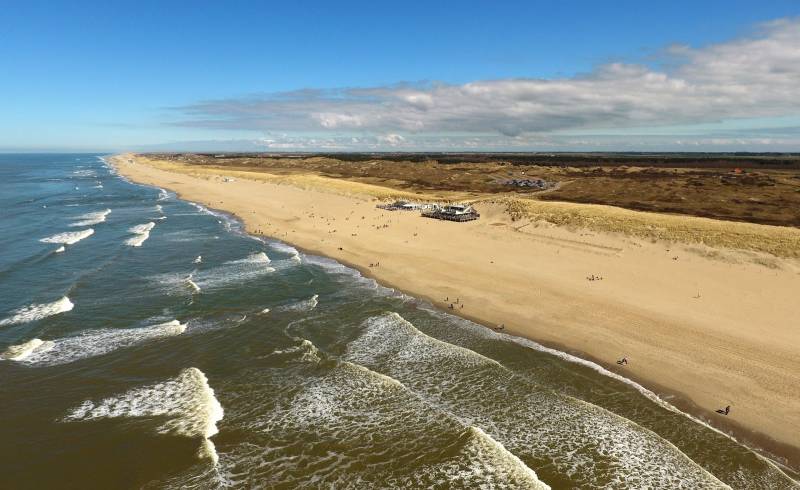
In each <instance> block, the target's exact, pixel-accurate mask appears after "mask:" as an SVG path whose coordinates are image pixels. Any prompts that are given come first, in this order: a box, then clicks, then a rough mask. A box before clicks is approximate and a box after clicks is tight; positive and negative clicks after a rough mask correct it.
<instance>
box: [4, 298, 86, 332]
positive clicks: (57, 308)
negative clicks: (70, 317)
mask: <svg viewBox="0 0 800 490" xmlns="http://www.w3.org/2000/svg"><path fill="white" fill-rule="evenodd" d="M74 307H75V305H74V304H73V303H72V301H70V300H69V298H67V297H66V296H64V297H62V298H61V299H59V300H57V301H53V302H52V303H41V304H33V305H29V306H25V307H23V308H19V309H17V310H14V312H13V313H14V314H13V315H12V316H10V317H8V318H5V319H3V320H0V326H3V325H14V324H17V323H27V322H32V321H35V320H41V319H43V318H47V317H49V316H53V315H57V314H59V313H64V312H66V311H70V310H72V308H74Z"/></svg>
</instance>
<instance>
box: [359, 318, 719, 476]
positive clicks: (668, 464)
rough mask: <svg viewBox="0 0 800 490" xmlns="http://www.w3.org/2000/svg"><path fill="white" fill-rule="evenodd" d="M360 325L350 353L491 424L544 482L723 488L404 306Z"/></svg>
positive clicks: (466, 416) (447, 407)
mask: <svg viewBox="0 0 800 490" xmlns="http://www.w3.org/2000/svg"><path fill="white" fill-rule="evenodd" d="M363 328H364V330H363V332H362V334H361V336H359V337H358V338H356V339H355V340H354V341H352V342H351V343H350V344H349V345H348V347H347V354H346V356H345V358H346V359H348V360H350V361H352V362H357V363H359V364H363V365H365V366H367V367H368V368H370V369H372V370H375V371H378V372H382V373H384V374H386V375H388V376H391V377H392V378H395V379H397V380H399V381H400V382H401V383H403V384H404V385H405V386H407V387H408V388H409V389H410V390H412V391H414V392H415V393H417V394H419V395H420V396H421V397H422V398H423V399H425V400H426V401H428V402H429V403H431V405H433V406H435V407H437V408H438V409H440V410H442V411H445V412H447V413H449V414H452V416H454V417H456V418H457V419H459V420H465V421H469V423H470V425H473V426H475V427H480V428H481V429H483V430H485V431H486V432H487V433H488V434H490V435H491V437H492V438H493V439H495V440H496V441H498V442H499V443H500V444H502V445H503V446H504V447H505V448H507V449H508V450H509V451H510V452H512V453H513V454H515V455H516V456H518V457H519V458H520V459H522V460H523V461H525V463H526V464H527V465H528V466H531V467H536V468H540V469H541V470H540V471H539V473H542V471H544V472H545V474H544V475H543V476H544V479H545V480H547V479H548V475H550V476H552V477H554V478H555V477H556V476H557V475H569V477H570V478H571V479H572V480H573V481H574V482H577V483H576V484H577V485H578V486H586V487H591V486H609V485H610V486H627V487H635V488H643V487H663V488H674V487H677V486H681V487H691V488H699V487H702V488H726V486H725V485H724V484H723V483H722V482H720V481H719V480H717V479H716V478H715V477H714V476H712V475H711V474H710V473H709V472H708V471H706V470H705V469H703V468H702V467H700V466H699V465H697V464H696V463H695V462H694V461H692V460H691V459H690V458H688V457H687V456H686V455H685V454H683V453H682V452H680V451H679V450H678V449H677V448H676V447H675V446H674V445H672V444H671V443H670V442H668V441H666V440H664V439H662V438H660V437H659V436H657V435H656V434H654V433H653V432H651V431H649V430H647V429H645V428H643V427H640V426H638V425H637V424H635V423H633V422H631V421H630V420H627V419H625V418H622V417H620V416H618V415H616V414H613V413H611V412H609V411H607V410H605V409H603V408H600V407H597V406H595V405H591V404H589V403H586V402H583V401H581V400H578V399H575V398H571V397H569V396H566V395H562V394H558V393H555V392H553V391H551V390H548V389H544V388H542V387H540V386H538V385H536V384H534V383H532V382H531V381H530V380H529V379H527V378H525V377H522V376H519V375H516V374H515V373H514V372H512V371H509V370H508V369H506V368H505V367H503V366H502V365H500V364H498V363H497V362H496V361H494V360H492V359H490V358H488V357H485V356H483V355H480V354H478V353H476V352H474V351H471V350H469V349H465V348H463V347H459V346H456V345H453V344H449V343H447V342H443V341H441V340H438V339H435V338H433V337H430V336H428V335H426V334H424V333H422V332H421V331H419V330H418V329H417V328H416V327H414V325H412V324H411V323H409V322H408V321H406V320H405V319H404V318H402V317H401V316H400V315H398V314H397V313H388V314H385V315H382V316H378V317H372V318H370V319H368V320H367V321H366V322H365V323H364V325H363ZM550 472H553V473H550Z"/></svg>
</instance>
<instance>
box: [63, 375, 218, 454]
mask: <svg viewBox="0 0 800 490" xmlns="http://www.w3.org/2000/svg"><path fill="white" fill-rule="evenodd" d="M223 416H224V410H223V408H222V405H221V404H220V403H219V401H218V400H217V398H216V396H215V395H214V390H213V389H212V388H211V387H210V386H209V384H208V378H206V375H205V374H204V373H203V372H202V371H200V370H199V369H197V368H193V367H192V368H188V369H184V370H183V371H181V373H180V374H179V375H178V376H177V377H176V378H173V379H169V380H166V381H162V382H160V383H155V384H151V385H146V386H141V387H138V388H133V389H131V390H129V391H127V392H125V393H122V394H120V395H117V396H111V397H108V398H104V399H102V400H99V401H92V400H86V401H85V402H83V403H82V404H81V405H80V406H78V407H76V408H74V409H72V410H70V411H69V413H67V415H66V416H65V417H64V419H63V420H64V421H65V422H74V421H86V420H95V419H109V418H141V417H158V418H159V419H160V420H163V419H166V421H164V422H163V423H161V424H160V425H159V426H158V427H156V432H158V433H159V434H170V435H177V436H183V437H191V438H202V442H201V446H200V448H199V450H198V456H200V457H203V458H208V459H210V460H211V461H212V462H213V463H214V464H216V463H217V461H218V456H217V452H216V450H215V448H214V443H213V442H211V439H210V438H211V437H212V436H214V435H215V434H217V432H219V429H218V428H217V422H219V421H220V420H222V418H223Z"/></svg>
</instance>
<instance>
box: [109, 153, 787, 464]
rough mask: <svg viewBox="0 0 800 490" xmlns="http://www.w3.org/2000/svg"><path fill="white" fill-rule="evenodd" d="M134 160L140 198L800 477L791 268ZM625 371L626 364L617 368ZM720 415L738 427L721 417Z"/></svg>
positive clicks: (336, 185) (334, 186)
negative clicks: (569, 355)
mask: <svg viewBox="0 0 800 490" xmlns="http://www.w3.org/2000/svg"><path fill="white" fill-rule="evenodd" d="M131 158H133V157H131V156H125V157H123V158H116V159H114V163H115V165H116V167H117V168H118V169H119V171H120V173H121V174H123V175H124V176H126V177H128V178H130V179H132V180H134V181H136V182H141V183H146V184H152V185H157V186H159V187H164V188H167V189H170V190H174V191H176V192H178V193H179V195H180V196H181V197H182V198H185V199H188V200H191V201H195V202H198V203H201V204H204V205H207V206H209V207H213V208H217V209H221V210H225V211H228V212H231V213H233V214H235V215H237V216H239V217H240V218H241V219H242V220H243V221H244V223H245V224H246V226H247V229H248V231H249V232H252V233H260V234H263V235H265V236H270V237H274V238H277V239H280V240H283V241H286V242H287V243H290V244H292V245H295V246H298V247H300V248H303V249H305V250H309V251H312V252H315V253H318V254H320V255H325V256H329V257H332V258H334V259H337V260H339V261H342V262H345V263H347V264H350V265H352V266H354V267H356V268H358V269H360V270H361V271H362V272H364V273H365V274H368V275H370V276H372V277H374V278H375V279H377V280H378V281H380V282H381V283H383V284H385V285H389V286H392V287H395V288H397V289H399V290H402V291H404V292H407V293H409V294H411V295H413V296H416V297H423V298H427V299H429V300H430V301H431V302H432V303H434V304H435V305H437V306H438V307H440V308H443V309H447V310H448V311H451V310H450V309H449V308H450V305H451V304H452V305H453V310H452V311H451V312H452V313H455V314H458V315H461V316H464V317H468V318H470V319H473V320H476V321H479V322H480V323H482V324H484V325H487V326H499V325H503V326H504V329H503V331H504V332H506V333H509V334H513V335H519V336H522V337H527V338H530V339H532V340H534V341H537V342H541V343H544V344H546V345H557V346H560V347H561V348H562V349H563V350H566V351H568V352H576V353H581V354H583V355H585V356H586V357H588V358H591V359H594V360H596V361H598V362H599V363H600V364H602V365H604V366H607V367H609V369H610V370H612V371H615V372H618V373H620V374H622V375H624V376H626V377H629V378H631V379H635V380H638V381H640V382H642V384H644V385H645V386H647V387H649V388H651V389H654V390H655V391H656V392H657V393H659V394H662V395H667V396H670V397H671V396H676V397H677V398H671V399H670V401H671V402H675V403H676V404H677V405H678V406H682V407H684V408H691V409H692V410H693V411H694V413H695V414H698V415H705V416H707V417H708V419H709V421H710V423H711V424H712V425H714V426H717V427H720V428H724V429H734V430H735V429H737V428H741V429H743V430H741V431H739V432H738V434H740V435H746V436H747V438H748V440H753V441H755V443H756V444H758V445H759V446H761V447H766V448H768V449H770V450H771V451H774V452H776V453H779V454H780V455H781V456H783V457H785V458H787V459H789V460H790V462H791V463H792V466H794V467H797V465H798V463H800V452H798V450H797V449H796V448H798V447H800V397H798V396H797V393H798V392H800V381H798V380H799V379H800V356H798V351H799V350H800V331H799V330H798V320H797V317H798V315H797V314H798V311H800V310H798V304H797V292H798V291H800V273H799V272H798V271H800V265H799V264H798V262H797V261H796V260H792V259H778V258H769V257H767V258H765V257H763V256H758V257H756V256H754V255H753V254H749V253H744V252H742V253H738V252H735V251H723V250H714V249H709V248H708V247H702V246H698V245H694V244H675V243H672V244H668V243H664V242H659V241H648V240H642V239H639V238H634V237H631V236H626V235H622V234H605V233H600V232H597V231H596V230H592V231H589V230H581V229H567V228H565V227H557V226H553V225H548V224H542V223H539V222H531V221H528V220H526V219H518V220H512V219H511V217H510V216H509V215H508V213H507V211H506V207H505V206H504V205H503V204H502V203H495V204H493V203H491V202H483V203H481V204H480V205H479V211H480V212H481V214H482V217H481V219H480V220H478V221H474V222H469V223H452V222H443V221H437V220H430V219H424V218H421V217H420V216H419V215H418V214H417V213H413V212H410V213H406V212H400V211H398V212H389V211H384V210H380V209H376V208H375V204H376V203H377V201H375V199H374V197H373V195H370V193H369V192H363V191H364V187H363V185H361V186H356V185H354V186H353V187H352V189H350V190H348V187H347V183H346V182H342V181H339V180H334V179H327V181H326V179H324V178H320V177H314V178H313V182H312V181H311V180H309V185H303V181H302V178H295V179H294V182H293V183H292V184H291V185H290V184H287V183H277V181H270V179H269V178H263V179H262V178H258V175H257V174H253V178H252V179H245V178H241V175H237V177H236V178H235V179H234V181H229V182H226V181H224V179H223V178H222V176H223V175H225V174H215V173H214V172H213V171H205V172H196V171H195V169H192V168H186V167H178V166H175V165H171V166H161V165H158V163H157V162H156V163H155V165H152V164H147V163H146V162H145V161H144V160H141V159H136V163H128V160H129V159H131ZM204 170H207V169H204ZM328 182H329V183H330V186H329V188H326V185H327V183H328ZM387 194H391V193H390V192H387ZM580 206H591V205H580ZM639 214H640V215H641V216H640V217H644V219H646V217H647V214H646V213H639ZM681 219H687V220H693V219H695V220H696V219H698V218H681ZM709 221H710V220H709ZM769 228H770V227H764V229H765V232H766V231H767V230H769ZM376 264H379V265H376ZM592 275H594V277H595V280H590V278H591V277H592ZM598 277H601V278H602V279H598ZM622 357H626V358H627V359H628V364H627V365H625V366H618V365H616V362H615V361H616V360H617V359H620V358H622ZM681 398H685V399H684V400H681ZM676 400H677V401H676ZM726 405H731V407H732V409H731V413H730V415H729V416H727V417H723V416H718V415H716V414H714V412H713V410H715V409H717V408H722V407H725V406H726Z"/></svg>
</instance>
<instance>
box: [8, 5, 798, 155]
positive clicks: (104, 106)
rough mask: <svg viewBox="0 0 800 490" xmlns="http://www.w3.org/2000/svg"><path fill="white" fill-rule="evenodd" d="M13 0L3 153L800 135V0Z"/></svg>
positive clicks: (562, 144)
mask: <svg viewBox="0 0 800 490" xmlns="http://www.w3.org/2000/svg"><path fill="white" fill-rule="evenodd" d="M4 10H5V12H4V16H3V18H4V19H3V22H2V29H0V59H2V60H3V61H2V67H3V76H2V77H0V94H2V97H3V104H2V107H3V109H2V117H0V151H82V150H86V151H118V150H143V151H147V150H188V151H236V150H244V151H387V150H390V151H420V150H422V151H462V150H467V151H758V152H769V151H777V152H797V151H800V6H799V5H798V4H797V2H794V1H774V2H759V3H754V2H747V1H738V0H737V1H727V2H722V1H709V2H702V4H701V5H698V4H697V3H695V2H688V1H683V0H681V1H675V2H663V3H660V4H658V5H652V4H649V3H642V2H633V1H621V2H615V3H614V4H613V5H611V6H608V5H599V4H597V3H595V2H573V3H571V4H570V6H569V8H567V7H566V6H559V5H553V4H551V3H549V2H548V3H545V2H504V3H502V4H498V5H495V6H492V7H489V6H488V5H487V4H485V2H459V3H458V4H455V5H451V6H445V5H439V4H436V3H433V4H432V3H430V2H424V3H423V2H405V3H403V4H402V5H401V4H392V5H388V4H387V5H375V4H374V3H369V2H346V3H336V4H335V5H334V4H329V3H326V2H294V3H292V4H291V5H287V4H283V3H280V4H279V3H269V4H265V3H261V2H236V3H226V4H222V3H216V2H215V3H211V2H207V3H197V2H170V3H169V4H166V3H162V2H154V1H146V2H139V3H137V4H135V5H110V4H106V3H104V2H81V4H80V5H74V4H72V3H67V2H47V3H45V2H26V3H24V4H23V3H22V2H16V3H15V4H13V5H8V6H5V7H4Z"/></svg>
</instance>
